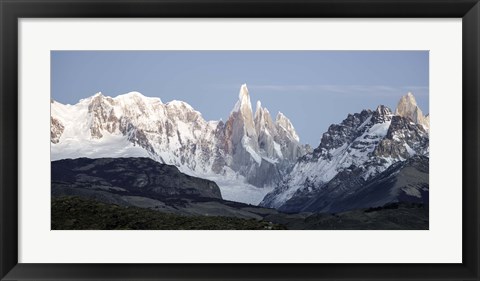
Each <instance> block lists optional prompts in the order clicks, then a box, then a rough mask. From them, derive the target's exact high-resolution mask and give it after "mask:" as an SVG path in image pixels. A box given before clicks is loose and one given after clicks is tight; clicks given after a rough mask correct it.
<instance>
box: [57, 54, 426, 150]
mask: <svg viewBox="0 0 480 281" xmlns="http://www.w3.org/2000/svg"><path fill="white" fill-rule="evenodd" d="M243 83H247V84H248V88H249V92H250V98H251V103H252V109H253V112H255V110H256V103H257V101H261V102H262V106H264V107H266V108H267V109H268V110H269V111H270V113H271V115H272V116H273V118H275V116H276V115H277V113H278V112H279V111H280V112H282V113H284V114H285V115H286V116H288V117H289V119H290V120H291V121H292V123H293V125H294V126H295V129H296V131H297V132H298V134H299V136H300V142H301V143H308V144H310V145H312V146H313V147H315V146H317V145H318V143H319V141H320V138H321V132H325V131H326V129H327V128H328V126H329V125H330V124H332V123H338V122H340V121H341V120H343V119H344V118H345V117H346V115H347V114H348V113H349V112H359V111H360V110H362V109H372V110H374V109H375V108H376V106H377V105H379V104H383V105H386V106H388V107H390V108H391V109H392V110H394V109H395V107H396V103H397V102H398V100H399V98H400V97H401V96H403V95H405V94H406V93H407V92H413V94H414V95H415V97H416V99H417V103H418V105H419V107H420V108H421V109H422V111H423V112H424V113H428V112H429V108H428V52H423V51H418V52H410V51H401V52H398V51H395V52H390V51H389V52H385V51H381V52H378V51H372V52H355V51H348V52H331V51H328V52H327V51H285V52H279V51H207V52H205V51H203V52H202V51H188V52H166V51H155V52H138V51H128V52H127V51H126V52H118V51H116V52H111V51H103V52H95V51H93V52H77V51H58V52H57V51H54V52H52V98H53V99H55V100H57V101H59V102H61V103H70V104H75V103H77V102H78V100H79V99H81V98H86V97H89V96H91V95H93V94H94V93H96V92H102V93H103V94H104V95H106V96H112V97H115V96H117V95H120V94H124V93H127V92H130V91H138V92H140V93H142V94H143V95H145V96H150V97H152V96H155V97H160V98H161V100H162V101H163V102H164V103H166V102H169V101H171V100H182V101H185V102H187V103H188V104H190V105H191V106H192V107H193V108H195V109H196V110H198V111H200V112H201V113H202V115H203V117H204V118H205V119H206V120H219V119H222V120H224V121H225V120H226V118H228V114H229V113H230V111H231V110H232V108H233V105H234V104H235V102H236V100H237V97H238V89H239V87H240V85H241V84H243Z"/></svg>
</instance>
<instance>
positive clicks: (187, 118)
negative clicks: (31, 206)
mask: <svg viewBox="0 0 480 281" xmlns="http://www.w3.org/2000/svg"><path fill="white" fill-rule="evenodd" d="M258 104H260V103H258ZM50 135H51V157H52V161H53V160H59V159H65V158H79V157H90V158H98V157H150V158H152V159H154V160H156V161H158V162H160V163H166V164H171V165H175V166H177V167H178V168H179V169H180V170H181V171H182V172H184V173H186V174H189V175H193V176H198V177H203V178H208V179H213V180H215V181H216V182H217V184H218V185H219V186H220V188H221V190H222V195H223V196H224V198H225V199H228V200H234V201H241V202H246V203H254V204H256V203H258V202H260V200H261V199H262V198H263V196H264V195H265V193H266V192H268V191H269V190H270V189H268V188H264V189H261V188H255V187H264V186H267V187H268V186H270V185H272V184H274V183H276V182H277V181H278V180H279V179H280V177H281V175H282V174H283V173H284V172H285V169H286V168H287V167H289V166H291V165H293V163H295V162H296V160H297V158H298V157H301V156H303V155H304V154H305V148H304V147H303V146H302V145H301V144H300V143H299V138H298V136H297V133H296V132H295V129H294V127H293V125H292V124H291V122H290V121H289V120H288V118H287V117H285V116H284V115H283V114H281V113H279V114H278V116H277V119H276V121H275V122H273V121H272V119H271V117H270V114H269V113H268V110H267V109H266V108H262V107H261V106H259V107H257V111H256V113H255V116H254V115H253V111H252V106H251V102H250V95H249V92H248V88H247V86H246V85H242V86H241V88H240V93H239V100H238V102H237V104H236V105H235V107H234V109H233V110H232V112H231V114H230V116H229V118H228V120H227V121H226V122H225V123H224V122H222V121H206V120H205V119H203V117H202V115H201V113H200V112H198V111H196V110H194V109H193V108H192V107H191V106H190V105H189V104H187V103H185V102H182V101H171V102H168V103H163V102H162V101H161V100H160V99H159V98H149V97H145V96H143V95H142V94H140V93H138V92H131V93H127V94H124V95H119V96H117V97H114V98H112V97H107V96H103V95H102V94H101V93H98V94H96V95H94V96H92V97H89V98H86V99H82V100H80V101H79V102H78V103H77V104H75V105H64V104H61V103H58V102H56V101H53V100H52V102H51V132H50ZM238 186H243V187H242V188H241V189H242V190H243V191H245V192H242V190H238ZM233 187H235V188H237V190H232V188H233ZM252 190H255V191H253V193H255V194H253V195H252V194H250V195H248V194H247V195H246V194H245V193H248V191H252ZM257 190H260V191H258V192H257Z"/></svg>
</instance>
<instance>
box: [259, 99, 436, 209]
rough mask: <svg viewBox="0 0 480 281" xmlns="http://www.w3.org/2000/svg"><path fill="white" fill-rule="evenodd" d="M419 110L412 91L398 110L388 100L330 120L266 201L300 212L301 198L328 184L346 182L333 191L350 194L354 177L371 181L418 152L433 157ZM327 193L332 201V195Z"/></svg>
mask: <svg viewBox="0 0 480 281" xmlns="http://www.w3.org/2000/svg"><path fill="white" fill-rule="evenodd" d="M419 110H420V109H419V108H418V106H417V105H416V102H415V98H414V97H413V95H412V94H407V95H406V96H404V97H402V98H401V99H400V102H399V107H398V108H397V111H396V114H393V113H392V111H391V110H390V108H388V107H386V106H383V105H380V106H378V107H377V108H376V109H375V110H374V111H372V110H363V111H361V112H360V113H355V114H348V115H347V117H346V118H345V119H344V120H343V121H342V122H341V123H340V124H332V125H330V127H329V128H328V131H327V132H325V133H324V134H323V136H322V139H321V142H320V145H319V146H318V147H317V148H316V149H315V150H314V151H313V152H312V153H308V154H306V155H305V156H303V157H302V158H300V159H299V160H298V161H297V163H296V164H295V166H294V167H293V169H292V170H291V172H290V173H289V174H287V175H286V176H285V177H284V178H283V181H282V182H281V183H280V184H279V185H278V186H277V187H276V188H275V189H274V190H273V191H272V192H271V193H269V194H267V196H265V198H264V200H263V201H262V203H261V205H263V206H267V207H273V208H281V209H282V208H284V210H285V211H298V210H299V209H297V210H293V209H292V208H294V207H292V206H293V205H297V207H298V208H300V207H302V206H298V205H299V203H298V202H299V201H298V200H299V198H307V197H309V196H310V194H314V193H316V192H318V191H319V190H322V188H323V187H324V186H326V185H327V184H329V183H331V184H330V185H335V186H341V187H339V189H337V190H334V192H332V196H334V194H336V195H338V194H348V192H349V191H350V189H349V188H350V186H349V185H348V184H349V183H351V182H357V181H358V182H357V183H360V182H361V181H365V180H368V179H370V178H372V177H373V176H375V175H378V174H379V173H381V172H383V171H385V170H386V169H387V168H388V167H390V166H391V165H392V164H394V163H396V162H399V161H405V160H406V159H408V158H410V157H413V156H414V155H424V156H428V153H429V136H428V132H427V131H426V130H425V128H424V126H423V125H422V124H421V123H418V122H414V120H413V119H412V117H411V116H412V115H411V113H415V114H416V113H418V112H419ZM415 116H416V115H415ZM422 116H423V115H422ZM277 119H278V118H277ZM277 122H278V121H277ZM352 171H355V176H354V179H352V178H345V182H342V178H343V177H344V176H342V175H343V174H349V173H351V172H352ZM352 188H353V187H352ZM336 195H335V196H336ZM325 196H326V197H325V198H324V199H325V202H328V200H330V199H329V196H330V195H328V194H327V195H325ZM339 196H341V195H339ZM288 202H290V203H288ZM292 202H297V203H295V204H294V203H292ZM292 204H293V205H292ZM300 205H301V204H300ZM327 205H328V204H327Z"/></svg>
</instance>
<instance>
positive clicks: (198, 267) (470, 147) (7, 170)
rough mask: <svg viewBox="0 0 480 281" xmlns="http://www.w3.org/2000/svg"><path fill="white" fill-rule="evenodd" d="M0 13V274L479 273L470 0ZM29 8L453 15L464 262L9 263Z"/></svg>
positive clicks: (190, 4) (11, 0)
mask: <svg viewBox="0 0 480 281" xmlns="http://www.w3.org/2000/svg"><path fill="white" fill-rule="evenodd" d="M0 15H1V23H0V28H1V33H0V36H1V37H0V42H1V50H0V51H1V55H0V60H1V61H0V64H1V75H0V85H1V94H0V106H1V109H0V110H1V111H0V134H1V137H0V155H1V162H0V180H1V186H0V200H1V202H0V212H1V213H0V214H1V221H0V249H1V253H0V277H1V280H27V279H29V280H103V279H108V280H147V279H148V280H190V279H191V280H267V279H268V280H307V279H308V280H340V279H342V280H345V279H349V280H373V279H377V280H427V279H428V280H480V279H479V276H480V274H479V253H480V247H479V225H480V224H479V220H478V215H479V207H478V206H479V205H480V197H479V194H480V193H479V192H478V188H479V186H478V172H479V166H478V161H479V150H478V147H479V143H480V142H479V130H478V126H479V117H480V116H479V108H480V104H479V98H478V97H479V93H480V91H479V90H480V89H479V80H480V79H479V62H480V58H479V47H480V46H479V43H480V41H479V40H480V22H479V20H480V4H479V3H478V0H403V1H402V0H299V1H294V0H256V1H253V0H142V1H135V0H117V1H108V0H99V1H95V0H63V1H59V0H0ZM30 17H31V18H50V17H51V18H59V17H62V18H69V17H76V18H84V17H85V18H97V17H102V18H123V17H247V18H251V17H266V18H269V17H295V18H302V17H307V18H312V17H339V18H346V17H360V18H362V17H373V18H378V17H380V18H387V17H394V18H399V17H400V18H416V17H420V18H422V17H426V18H432V17H435V18H462V20H463V23H462V38H463V39H462V44H463V47H462V48H463V50H462V51H463V59H462V63H463V80H462V83H463V92H462V103H463V104H462V107H463V113H462V114H463V116H462V118H463V128H462V132H463V133H462V138H463V148H462V149H463V153H462V156H463V174H462V182H463V186H462V190H463V195H462V199H463V210H462V211H463V217H462V220H463V221H462V223H463V241H462V251H463V263H461V264H21V263H18V260H17V258H18V221H17V220H18V211H17V208H18V195H17V187H18V153H17V151H18V130H17V128H18V101H17V98H18V91H17V84H18V60H17V58H18V19H20V18H30ZM452 188H453V187H452Z"/></svg>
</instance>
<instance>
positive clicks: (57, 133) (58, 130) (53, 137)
mask: <svg viewBox="0 0 480 281" xmlns="http://www.w3.org/2000/svg"><path fill="white" fill-rule="evenodd" d="M64 129H65V127H64V126H63V125H62V123H61V122H60V121H59V120H57V119H55V118H53V117H50V141H51V142H52V143H58V142H59V141H60V137H61V136H62V133H63V130H64Z"/></svg>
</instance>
